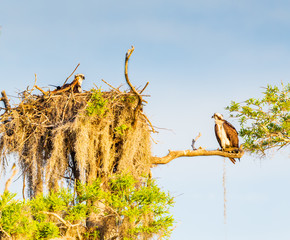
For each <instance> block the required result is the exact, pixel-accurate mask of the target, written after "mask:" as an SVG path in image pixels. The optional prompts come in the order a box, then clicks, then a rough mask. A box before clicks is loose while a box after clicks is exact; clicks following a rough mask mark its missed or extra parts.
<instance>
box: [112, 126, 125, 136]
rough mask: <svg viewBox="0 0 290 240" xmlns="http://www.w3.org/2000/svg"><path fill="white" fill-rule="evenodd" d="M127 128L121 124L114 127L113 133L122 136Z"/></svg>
mask: <svg viewBox="0 0 290 240" xmlns="http://www.w3.org/2000/svg"><path fill="white" fill-rule="evenodd" d="M128 129H129V127H128V126H127V125H126V124H121V125H120V126H118V127H115V128H114V130H115V133H117V134H119V135H121V136H123V135H124V134H125V132H126V130H128Z"/></svg>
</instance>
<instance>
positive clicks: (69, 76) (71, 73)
mask: <svg viewBox="0 0 290 240" xmlns="http://www.w3.org/2000/svg"><path fill="white" fill-rule="evenodd" d="M79 66H80V63H79V64H78V65H77V66H76V68H75V70H73V72H72V73H71V75H69V76H68V78H67V79H66V80H65V82H64V84H63V85H65V84H66V82H67V80H68V79H69V78H70V77H71V76H72V75H73V74H74V72H75V71H76V70H77V68H78V67H79Z"/></svg>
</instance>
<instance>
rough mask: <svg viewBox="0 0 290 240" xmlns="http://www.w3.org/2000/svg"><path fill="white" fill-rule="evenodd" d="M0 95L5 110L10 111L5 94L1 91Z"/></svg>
mask: <svg viewBox="0 0 290 240" xmlns="http://www.w3.org/2000/svg"><path fill="white" fill-rule="evenodd" d="M1 95H2V97H1V98H0V100H1V101H3V103H4V106H5V108H6V110H10V109H11V105H10V103H9V99H8V97H7V94H6V92H5V91H4V90H3V91H2V92H1Z"/></svg>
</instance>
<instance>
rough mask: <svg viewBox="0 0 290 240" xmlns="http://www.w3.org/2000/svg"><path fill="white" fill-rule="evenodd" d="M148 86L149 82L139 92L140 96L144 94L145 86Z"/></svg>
mask: <svg viewBox="0 0 290 240" xmlns="http://www.w3.org/2000/svg"><path fill="white" fill-rule="evenodd" d="M148 85H149V82H147V83H146V85H145V86H144V87H143V89H142V90H141V91H140V94H142V92H144V90H145V89H146V88H147V86H148Z"/></svg>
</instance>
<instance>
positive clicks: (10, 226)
mask: <svg viewBox="0 0 290 240" xmlns="http://www.w3.org/2000/svg"><path fill="white" fill-rule="evenodd" d="M77 192H78V196H75V195H74V193H71V192H70V191H69V190H66V189H61V190H59V191H57V192H50V193H49V194H48V195H46V196H45V195H38V196H37V197H35V198H34V199H31V200H30V201H20V200H15V199H14V198H15V194H11V193H9V192H5V193H4V194H2V195H1V196H0V214H1V215H0V216H1V218H0V238H1V237H4V236H6V237H8V236H11V237H13V238H14V239H51V238H55V237H59V236H64V235H66V236H72V237H76V236H77V235H79V234H80V235H81V236H82V238H83V239H101V238H102V237H101V236H103V237H104V236H106V234H111V232H114V231H115V232H118V234H119V235H118V236H119V238H120V239H128V240H129V239H138V238H139V237H142V238H146V239H151V238H152V237H154V236H155V235H156V236H158V237H160V239H163V238H166V237H169V236H170V233H171V231H172V226H173V223H174V220H173V218H172V216H171V215H170V213H169V208H170V207H171V206H172V205H173V198H172V197H170V195H169V194H168V193H165V192H163V191H161V189H160V188H158V186H157V185H156V183H155V182H154V181H153V180H150V179H146V178H142V179H139V180H137V179H135V178H134V177H133V176H131V175H113V176H110V177H109V178H107V180H106V181H105V182H104V181H101V179H96V180H95V181H94V182H93V183H92V184H78V187H77ZM100 203H101V204H102V206H103V207H102V209H100V207H98V206H99V205H98V204H100ZM91 214H96V215H97V216H98V214H101V215H100V216H103V218H104V220H107V222H106V221H104V223H105V224H106V226H105V227H104V229H98V228H97V227H93V228H90V229H87V228H85V227H83V228H82V229H83V230H82V231H80V230H79V229H81V226H84V224H85V223H86V220H87V219H88V217H90V216H91ZM116 230H117V231H116ZM76 232H78V233H76Z"/></svg>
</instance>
